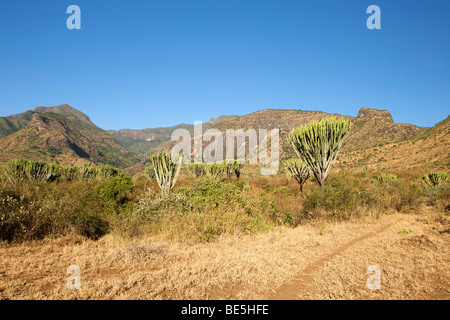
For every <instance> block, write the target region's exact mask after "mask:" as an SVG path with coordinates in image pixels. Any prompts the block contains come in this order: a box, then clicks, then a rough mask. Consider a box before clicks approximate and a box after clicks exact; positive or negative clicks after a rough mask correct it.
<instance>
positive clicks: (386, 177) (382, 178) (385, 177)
mask: <svg viewBox="0 0 450 320" xmlns="http://www.w3.org/2000/svg"><path fill="white" fill-rule="evenodd" d="M397 179H398V178H397V176H396V175H395V174H390V173H380V175H379V176H376V177H375V181H376V182H378V183H379V184H381V185H388V184H390V183H392V182H393V181H397Z"/></svg>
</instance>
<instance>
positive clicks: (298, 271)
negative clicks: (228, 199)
mask: <svg viewBox="0 0 450 320" xmlns="http://www.w3.org/2000/svg"><path fill="white" fill-rule="evenodd" d="M405 228H406V229H408V230H410V231H413V232H414V233H412V234H399V233H398V232H399V231H400V230H402V229H405ZM446 230H447V231H446ZM445 231H446V232H445ZM424 234H425V235H427V236H428V237H425V238H427V239H425V238H424V237H422V235H424ZM449 244H450V235H449V233H448V217H445V216H444V218H443V217H442V214H438V213H435V212H432V211H430V210H428V209H427V210H423V211H421V212H420V213H419V214H399V213H395V214H390V215H384V216H382V217H381V218H379V219H371V218H368V217H366V218H364V219H363V220H358V221H347V222H341V223H326V222H313V223H311V224H308V225H300V226H298V227H296V228H295V229H292V228H285V227H280V228H277V229H275V230H274V231H270V232H267V233H260V234H256V235H252V236H239V237H238V236H231V235H230V236H222V237H220V238H218V239H217V240H216V241H214V242H212V243H202V244H195V245H194V244H187V243H180V242H175V241H169V240H165V239H163V238H141V239H134V240H123V239H122V240H119V239H116V238H114V237H113V236H111V235H107V236H105V237H103V238H101V239H100V240H99V241H96V242H94V241H86V240H78V239H76V238H65V239H57V240H43V241H36V242H28V243H23V244H20V245H7V244H3V245H2V246H1V247H0V257H1V258H0V298H1V299H266V298H271V297H273V296H274V295H276V294H277V293H280V291H281V290H284V289H285V287H286V286H288V287H289V284H290V283H293V282H292V281H294V280H295V278H298V277H299V275H300V276H301V275H302V272H304V271H305V270H308V268H309V270H310V271H311V272H312V274H310V275H309V277H308V278H303V279H304V281H303V282H302V283H301V284H300V285H299V286H297V287H295V286H294V287H292V286H291V287H289V292H290V293H293V294H294V295H293V296H292V297H290V298H292V299H296V298H299V299H449V298H450V291H449V288H450V271H449V270H450V269H449V268H448V263H449V259H450V255H449ZM72 264H75V265H77V266H79V267H80V269H81V289H80V290H69V289H68V288H67V287H66V280H67V278H68V276H69V275H67V274H66V269H67V267H68V266H69V265H72ZM373 264H376V265H379V266H380V268H381V271H382V278H381V285H382V288H381V290H368V289H367V288H366V280H367V277H368V275H367V274H366V269H367V267H368V266H369V265H373ZM311 266H314V268H311ZM283 284H285V286H284V287H283V286H282V285H283Z"/></svg>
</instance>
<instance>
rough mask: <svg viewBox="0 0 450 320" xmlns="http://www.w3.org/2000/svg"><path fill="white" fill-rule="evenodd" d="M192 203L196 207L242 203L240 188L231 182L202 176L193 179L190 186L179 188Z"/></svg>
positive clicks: (214, 206) (215, 206)
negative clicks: (195, 179) (201, 177)
mask: <svg viewBox="0 0 450 320" xmlns="http://www.w3.org/2000/svg"><path fill="white" fill-rule="evenodd" d="M180 192H183V193H184V194H185V195H186V196H187V197H188V198H189V199H191V201H192V202H193V203H194V205H195V207H196V208H204V207H208V208H217V207H219V206H221V205H224V204H230V203H236V204H242V203H243V198H242V195H241V190H240V189H239V188H238V187H237V186H235V185H234V184H231V183H223V182H221V181H218V180H215V179H210V178H203V179H199V180H197V181H195V182H194V183H193V184H192V186H190V187H187V188H182V189H181V188H180Z"/></svg>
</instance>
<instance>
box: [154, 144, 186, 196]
mask: <svg viewBox="0 0 450 320" xmlns="http://www.w3.org/2000/svg"><path fill="white" fill-rule="evenodd" d="M173 158H174V159H173ZM175 158H176V159H175ZM150 160H151V161H152V164H153V168H154V170H155V176H156V180H157V181H158V186H159V187H160V188H161V191H162V192H163V193H168V192H170V189H172V188H173V186H174V185H175V183H176V181H177V179H178V176H179V174H180V170H181V164H182V161H183V154H179V155H178V156H176V157H173V156H172V154H170V153H169V152H167V151H161V152H159V153H158V154H156V155H153V156H151V157H150Z"/></svg>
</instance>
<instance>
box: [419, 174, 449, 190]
mask: <svg viewBox="0 0 450 320" xmlns="http://www.w3.org/2000/svg"><path fill="white" fill-rule="evenodd" d="M447 180H448V174H447V173H445V172H433V173H429V174H426V175H424V176H423V177H422V178H421V182H422V185H423V186H424V188H426V189H427V188H434V187H437V186H439V185H441V184H443V183H444V182H446V181H447Z"/></svg>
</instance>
